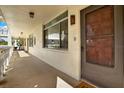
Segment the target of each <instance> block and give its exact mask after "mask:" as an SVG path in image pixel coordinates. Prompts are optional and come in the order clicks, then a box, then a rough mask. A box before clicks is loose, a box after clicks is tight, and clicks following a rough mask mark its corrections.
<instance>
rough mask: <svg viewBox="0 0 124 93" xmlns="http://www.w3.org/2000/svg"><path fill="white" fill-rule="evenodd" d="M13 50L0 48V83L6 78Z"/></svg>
mask: <svg viewBox="0 0 124 93" xmlns="http://www.w3.org/2000/svg"><path fill="white" fill-rule="evenodd" d="M11 56H12V48H10V47H0V81H1V80H3V79H4V78H5V74H6V70H7V68H8V66H9V61H10V57H11Z"/></svg>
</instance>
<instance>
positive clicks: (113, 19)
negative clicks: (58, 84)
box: [81, 6, 123, 87]
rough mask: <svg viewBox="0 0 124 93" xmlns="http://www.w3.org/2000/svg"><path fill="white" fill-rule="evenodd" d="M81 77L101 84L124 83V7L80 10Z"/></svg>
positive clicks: (100, 7)
mask: <svg viewBox="0 0 124 93" xmlns="http://www.w3.org/2000/svg"><path fill="white" fill-rule="evenodd" d="M81 43H82V44H81V47H82V48H81V49H82V50H81V53H82V54H81V56H82V78H85V79H88V80H90V81H92V82H94V83H96V84H97V85H100V86H102V87H123V83H122V80H123V7H122V6H89V7H87V8H86V9H83V10H81Z"/></svg>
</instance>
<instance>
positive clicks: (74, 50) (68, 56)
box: [27, 6, 86, 80]
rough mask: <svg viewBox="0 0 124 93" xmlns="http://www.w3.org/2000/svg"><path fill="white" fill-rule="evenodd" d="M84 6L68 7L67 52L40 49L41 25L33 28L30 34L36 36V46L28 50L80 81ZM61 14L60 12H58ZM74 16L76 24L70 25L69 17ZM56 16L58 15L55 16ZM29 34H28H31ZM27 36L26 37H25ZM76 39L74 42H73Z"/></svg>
mask: <svg viewBox="0 0 124 93" xmlns="http://www.w3.org/2000/svg"><path fill="white" fill-rule="evenodd" d="M84 7H86V6H68V7H67V10H68V13H69V16H68V22H69V23H68V25H69V28H68V33H69V34H68V42H69V44H68V50H55V49H47V48H43V47H42V44H43V43H42V34H43V33H42V32H43V31H42V23H39V25H37V27H34V29H33V30H32V32H31V33H33V35H34V36H36V41H37V42H36V43H37V44H36V46H34V47H30V48H29V53H31V54H33V55H34V56H36V57H38V58H40V59H41V60H43V61H44V62H46V63H48V64H50V65H51V66H53V67H55V68H57V69H59V70H60V71H62V72H64V73H66V74H68V75H70V76H71V77H73V78H75V79H77V80H79V79H80V74H81V73H80V71H81V70H80V69H81V68H80V67H81V61H80V60H81V57H80V56H81V55H80V41H81V40H80V10H81V9H83V8H84ZM60 12H61V11H60ZM71 14H75V16H76V24H75V25H72V26H71V25H70V15H71ZM56 15H58V14H56ZM31 33H30V34H31ZM27 36H28V35H27ZM74 38H76V40H74Z"/></svg>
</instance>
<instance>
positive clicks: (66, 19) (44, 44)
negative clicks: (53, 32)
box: [43, 16, 68, 50]
mask: <svg viewBox="0 0 124 93" xmlns="http://www.w3.org/2000/svg"><path fill="white" fill-rule="evenodd" d="M64 21H67V24H68V16H67V17H65V18H63V19H61V20H59V21H58V22H56V23H54V24H52V25H51V26H49V27H46V28H45V26H43V48H47V49H56V50H68V33H67V48H63V47H61V42H62V40H61V33H62V30H61V28H62V27H61V23H62V22H64ZM58 24H59V25H60V29H59V30H60V31H58V32H59V37H60V38H59V40H60V47H59V48H49V47H48V46H46V43H47V42H46V39H45V37H46V32H45V31H48V29H49V28H51V27H54V26H56V25H58ZM67 32H68V25H67Z"/></svg>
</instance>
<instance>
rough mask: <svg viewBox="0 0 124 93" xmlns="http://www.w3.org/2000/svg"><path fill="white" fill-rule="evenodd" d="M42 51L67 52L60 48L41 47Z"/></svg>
mask: <svg viewBox="0 0 124 93" xmlns="http://www.w3.org/2000/svg"><path fill="white" fill-rule="evenodd" d="M43 49H45V50H48V51H54V52H68V49H61V48H46V47H43Z"/></svg>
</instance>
